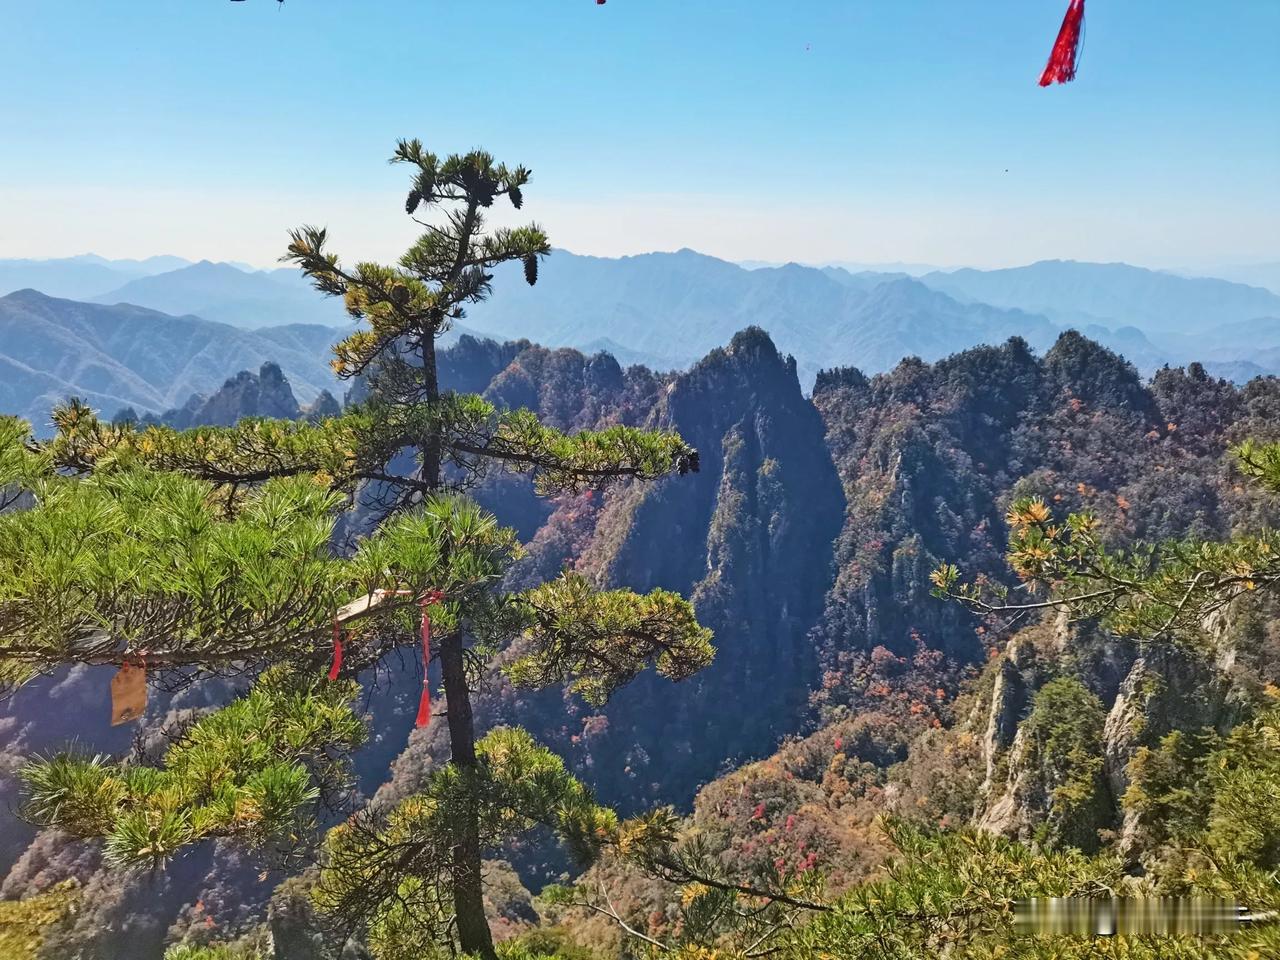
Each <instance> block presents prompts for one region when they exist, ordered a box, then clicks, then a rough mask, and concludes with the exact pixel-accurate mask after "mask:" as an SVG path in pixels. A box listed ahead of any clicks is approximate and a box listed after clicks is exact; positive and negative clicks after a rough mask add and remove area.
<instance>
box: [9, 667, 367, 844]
mask: <svg viewBox="0 0 1280 960" xmlns="http://www.w3.org/2000/svg"><path fill="white" fill-rule="evenodd" d="M357 693H358V690H357V688H356V686H355V685H354V684H353V683H350V682H341V683H328V682H327V681H324V680H315V681H310V682H299V681H298V680H297V679H296V678H295V677H294V676H293V675H291V674H290V673H288V672H287V671H286V670H284V669H283V668H273V669H272V670H269V671H268V672H266V673H264V674H263V675H262V676H261V677H260V678H259V679H258V681H257V683H255V684H254V686H253V688H252V690H250V692H249V693H248V694H247V695H246V696H244V697H241V698H239V699H237V700H235V701H233V702H232V703H231V704H230V705H229V706H226V707H224V708H222V709H221V710H217V711H215V712H214V713H211V714H209V715H207V716H205V717H203V718H201V719H200V720H197V721H196V722H195V723H193V724H192V725H191V726H190V727H188V728H187V729H186V730H184V731H181V733H180V734H179V735H178V736H177V739H176V740H175V741H174V743H173V744H172V745H171V746H170V747H169V749H168V750H167V751H166V752H165V755H164V762H163V765H162V766H160V767H152V766H144V765H127V764H121V763H110V762H108V761H107V760H106V759H105V758H103V757H100V756H95V757H84V756H76V755H74V754H61V755H58V756H54V757H50V758H47V759H37V760H32V761H30V762H29V763H28V764H27V765H26V766H25V767H24V768H23V769H22V771H21V776H22V779H23V782H24V783H25V785H26V788H27V791H28V800H27V803H26V806H25V814H26V816H27V817H28V818H29V819H31V820H32V821H33V822H35V823H38V824H40V825H42V826H50V827H58V828H60V829H62V830H64V831H66V832H68V833H71V834H73V835H76V836H82V837H103V838H105V841H106V844H105V851H106V856H107V859H108V860H109V861H110V862H112V863H115V864H119V865H126V864H134V863H150V864H155V863H162V862H164V861H165V860H167V859H169V858H171V857H173V856H174V855H176V854H177V853H178V852H179V851H180V850H181V849H182V848H184V847H187V846H189V845H191V844H195V843H199V842H200V841H202V840H206V839H209V838H212V837H230V836H234V837H237V838H239V839H241V840H242V841H245V842H247V843H249V844H252V845H256V846H261V845H266V844H276V845H283V846H288V845H291V844H297V843H298V842H299V841H300V840H301V839H302V837H303V835H304V834H305V833H306V832H307V831H308V830H309V829H310V828H311V824H310V822H309V820H308V818H307V816H306V808H307V807H309V806H310V805H311V804H313V803H314V802H315V801H316V800H317V799H319V797H320V785H321V784H327V785H329V786H338V785H340V784H341V782H342V781H343V780H344V779H345V778H344V774H345V768H344V764H343V761H342V759H341V758H342V757H343V756H345V755H346V754H347V753H349V752H350V751H351V750H352V749H354V748H355V747H356V746H358V745H359V744H360V743H361V742H362V741H363V740H364V737H365V729H364V724H363V722H362V721H361V719H360V718H359V717H358V716H357V715H356V714H355V713H354V712H353V710H352V706H351V705H352V701H353V700H354V698H355V697H356V695H357Z"/></svg>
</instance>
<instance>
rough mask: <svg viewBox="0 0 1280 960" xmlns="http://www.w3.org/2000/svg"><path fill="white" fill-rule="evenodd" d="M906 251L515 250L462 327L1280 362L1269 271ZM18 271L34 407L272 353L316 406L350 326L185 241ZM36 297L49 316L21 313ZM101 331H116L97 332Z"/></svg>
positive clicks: (633, 348) (4, 356)
mask: <svg viewBox="0 0 1280 960" xmlns="http://www.w3.org/2000/svg"><path fill="white" fill-rule="evenodd" d="M900 266H901V267H902V268H903V269H901V270H894V271H885V270H859V269H846V268H845V267H843V266H835V265H830V266H825V267H807V266H800V265H798V264H785V265H782V266H767V265H759V264H751V269H748V268H747V267H744V266H742V265H738V264H734V263H729V262H727V261H724V260H719V259H717V258H715V257H710V256H706V255H704V254H700V253H697V252H695V251H692V250H680V251H677V252H675V253H649V254H642V255H639V256H631V257H621V258H616V259H610V258H602V257H590V256H580V255H575V254H572V253H568V252H566V251H560V250H557V251H555V252H554V253H553V254H552V255H551V256H550V257H549V258H548V260H547V262H546V263H545V264H544V265H543V267H542V269H541V271H540V276H539V281H538V284H537V286H536V287H533V288H530V287H529V286H528V285H527V284H526V283H525V282H524V279H523V276H522V275H521V271H520V268H519V267H518V266H516V265H507V266H505V267H503V268H500V269H499V270H498V271H497V275H496V277H495V280H494V286H495V295H494V297H493V298H492V299H491V300H489V301H488V302H486V303H483V304H479V305H477V306H476V307H474V308H473V309H472V310H471V311H470V313H469V315H468V317H467V318H466V319H465V320H464V324H465V326H462V325H459V326H458V327H457V329H456V331H455V334H456V333H462V332H474V333H481V334H487V335H490V336H493V337H496V338H498V339H507V340H516V339H521V338H527V339H529V340H531V341H534V342H537V343H541V344H545V345H547V346H551V347H573V348H576V349H580V350H584V351H586V352H588V353H594V352H606V353H610V354H612V355H613V356H614V357H616V358H617V359H618V360H619V361H620V362H622V363H623V364H624V365H631V364H642V365H645V366H649V367H652V368H655V369H661V370H671V369H679V368H684V367H687V366H688V365H689V364H691V363H692V362H694V361H695V360H696V359H698V358H700V357H702V356H704V355H705V354H707V353H708V352H710V351H711V350H713V349H715V348H717V347H720V346H722V345H723V344H725V343H727V342H728V341H729V340H730V338H731V337H732V336H733V334H734V333H735V332H737V331H738V330H741V329H743V328H745V327H749V326H758V327H761V328H763V329H764V330H766V331H768V332H769V334H770V336H771V337H772V338H773V341H774V342H775V343H776V344H777V345H778V347H779V348H780V349H782V350H783V351H785V352H787V353H790V354H792V355H793V356H794V357H795V358H796V361H797V369H798V372H799V376H800V380H801V383H802V385H803V386H804V387H805V388H806V389H807V388H808V387H810V386H811V385H812V384H813V382H814V379H815V377H816V375H817V373H818V371H819V370H821V369H824V368H831V367H836V366H855V367H858V368H859V369H861V370H863V371H864V372H866V373H876V372H880V371H884V370H888V369H890V368H892V367H893V366H894V365H895V364H896V363H897V362H898V361H899V360H900V359H902V358H903V357H907V356H917V357H920V358H921V359H923V360H926V361H933V360H937V359H940V358H942V357H945V356H947V355H949V354H951V353H954V352H956V351H959V350H963V349H965V348H967V347H970V346H974V345H976V344H980V343H1002V342H1003V341H1005V340H1007V339H1008V338H1009V337H1011V336H1021V337H1022V338H1024V339H1025V340H1026V341H1027V342H1028V343H1029V344H1030V345H1031V346H1032V347H1033V348H1034V349H1036V350H1039V351H1043V350H1045V349H1047V348H1048V347H1049V345H1050V344H1052V343H1053V342H1054V341H1055V340H1056V338H1057V337H1058V335H1059V334H1060V333H1061V332H1062V331H1063V330H1065V329H1068V328H1076V329H1079V330H1080V331H1081V332H1082V333H1084V334H1086V335H1087V336H1089V337H1091V338H1092V339H1094V340H1096V341H1097V342H1099V343H1101V344H1103V345H1105V346H1107V347H1109V348H1111V349H1113V350H1116V351H1117V352H1119V353H1122V354H1123V355H1124V356H1125V357H1126V358H1128V359H1129V360H1130V361H1132V362H1133V363H1134V364H1135V365H1136V366H1137V367H1138V369H1139V370H1140V371H1142V372H1143V373H1145V374H1150V373H1152V372H1154V371H1155V370H1157V369H1159V368H1160V367H1161V366H1163V365H1166V364H1169V365H1182V364H1185V363H1187V362H1189V361H1191V360H1199V361H1201V362H1203V363H1205V366H1206V368H1207V369H1209V371H1210V372H1211V373H1214V374H1215V375H1218V376H1226V377H1229V378H1231V379H1233V380H1235V381H1237V382H1240V381H1243V380H1247V379H1249V378H1251V377H1253V376H1258V375H1260V374H1273V373H1280V295H1277V294H1276V293H1273V292H1271V291H1270V290H1267V289H1264V288H1262V287H1254V286H1249V285H1246V284H1241V283H1234V282H1230V281H1227V280H1222V279H1218V278H1204V277H1191V276H1182V275H1177V274H1174V273H1164V272H1158V271H1153V270H1145V269H1142V268H1140V267H1133V266H1129V265H1127V264H1118V263H1116V264H1099V263H1078V262H1073V261H1056V260H1055V261H1042V262H1040V263H1034V264H1030V265H1028V266H1025V267H1016V268H1011V269H1005V270H986V271H983V270H973V269H961V270H954V271H950V272H946V271H940V270H932V271H929V272H925V273H923V274H921V275H919V276H913V275H912V274H913V273H919V272H920V270H922V269H923V267H922V265H918V264H902V265H900ZM1264 267H1266V265H1265V264H1263V265H1260V267H1259V269H1262V268H1264ZM17 284H20V285H21V286H22V287H24V288H25V287H31V288H34V289H37V290H40V291H41V293H42V294H45V295H46V296H45V297H44V298H43V299H40V297H39V295H37V294H34V293H33V292H32V291H31V290H27V291H26V292H24V293H21V294H14V295H11V296H10V297H6V298H4V299H0V322H2V323H7V324H9V325H10V326H11V327H12V328H13V330H14V334H13V336H12V337H10V338H9V340H8V342H6V343H5V344H0V363H3V364H5V365H7V367H8V368H9V369H11V370H12V376H11V377H10V378H9V379H10V382H9V383H7V384H5V385H4V386H2V387H0V398H4V399H5V401H6V403H7V409H10V410H18V411H21V412H24V413H27V414H30V415H34V416H35V417H36V418H37V419H39V418H41V417H43V416H45V415H46V414H47V407H48V402H47V401H48V400H49V398H51V397H55V396H62V395H65V394H66V392H68V391H73V392H77V393H79V394H81V395H84V396H87V397H90V398H91V399H92V398H100V399H93V400H92V402H94V403H96V404H98V405H100V406H102V407H103V408H104V409H105V410H106V411H107V412H108V413H111V412H114V409H115V408H116V407H118V406H124V405H133V406H135V407H137V409H138V410H139V412H140V413H146V412H151V413H159V412H161V411H163V410H166V409H169V408H171V407H174V406H177V405H178V404H180V403H181V402H183V401H184V400H185V399H186V398H187V396H188V395H189V394H192V393H207V392H208V391H210V390H212V389H214V388H216V387H217V386H218V385H219V384H221V383H222V382H223V380H225V378H227V377H229V376H231V375H233V374H235V373H236V372H237V371H239V370H242V369H257V368H258V367H259V366H260V365H261V364H262V363H263V362H265V361H267V360H272V361H276V362H278V363H279V364H280V365H281V366H282V368H283V369H284V371H285V373H286V375H287V376H288V378H289V379H290V381H291V382H292V383H293V384H294V386H295V388H296V389H297V390H298V392H299V396H300V398H301V399H302V400H303V401H304V402H308V401H310V400H311V399H312V398H313V397H314V396H315V395H316V394H317V393H318V392H319V391H320V390H322V389H325V388H332V387H333V386H334V382H333V380H332V377H331V375H330V374H329V372H328V369H327V366H326V357H327V347H328V345H329V344H330V343H331V342H332V341H334V340H336V339H338V337H339V336H340V330H339V329H337V328H341V327H345V326H346V324H347V323H348V322H349V320H348V318H347V316H346V314H345V312H344V310H343V308H342V304H341V303H340V302H339V301H337V300H335V299H332V298H326V297H323V296H321V295H320V294H318V293H317V292H316V291H314V290H313V289H312V288H311V287H310V286H309V285H308V284H307V283H306V281H305V280H304V279H303V278H302V277H301V276H300V275H299V274H298V272H297V271H296V270H293V269H279V270H266V271H260V270H254V269H252V268H251V267H247V266H245V265H244V264H231V263H211V262H209V261H207V260H205V261H200V262H199V263H188V262H187V261H184V260H181V259H180V258H177V257H152V258H149V259H147V260H141V261H139V260H114V261H112V260H105V259H103V258H101V257H95V256H92V255H85V256H80V257H72V258H68V259H65V260H48V261H40V260H5V261H0V294H3V293H5V292H7V289H8V288H10V287H12V286H13V285H17ZM58 296H61V297H62V298H63V299H54V298H56V297H58ZM14 297H17V299H16V300H15V299H14ZM71 301H78V302H76V303H73V302H71ZM84 301H88V303H86V302H84ZM37 304H38V306H39V309H38V310H37V309H36V305H37ZM140 308H146V309H140ZM155 311H158V312H155ZM33 312H34V313H38V314H39V315H40V317H41V320H40V324H44V325H46V326H35V327H32V326H30V325H29V322H28V320H26V319H23V320H16V319H14V318H15V317H28V316H29V315H31V314H33ZM90 317H92V318H95V320H94V322H95V323H96V324H97V325H98V326H96V327H93V329H92V330H89V329H88V328H87V327H86V326H85V318H90ZM106 327H110V328H111V329H112V330H113V331H115V332H114V333H112V334H111V335H110V336H108V337H107V339H106V340H103V339H102V338H103V336H104V334H103V333H102V329H105V328H106ZM46 328H47V329H46ZM233 328H234V329H233ZM38 330H45V331H46V332H45V333H38V332H36V331H38ZM86 331H88V332H86ZM250 331H252V332H250ZM82 341H83V342H82ZM19 381H20V383H21V385H19ZM24 397H26V398H32V399H30V401H29V402H28V401H25V400H22V398H24ZM13 404H18V406H16V407H15V406H13ZM113 405H114V406H113Z"/></svg>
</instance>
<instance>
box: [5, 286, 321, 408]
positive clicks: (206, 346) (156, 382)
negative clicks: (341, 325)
mask: <svg viewBox="0 0 1280 960" xmlns="http://www.w3.org/2000/svg"><path fill="white" fill-rule="evenodd" d="M338 336H339V333H338V331H335V330H334V329H333V328H331V327H324V326H305V325H294V326H290V327H287V328H284V329H282V330H275V331H271V330H268V331H263V332H250V331H246V330H238V329H236V328H234V327H230V326H228V325H226V324H221V323H213V322H210V321H208V320H203V319H200V318H198V317H191V316H184V317H173V316H169V315H167V314H164V313H159V312H157V311H154V310H147V309H144V308H142V307H136V306H131V305H129V304H120V305H115V306H103V305H99V304H91V303H82V302H78V301H73V300H63V299H59V298H55V297H49V296H45V295H44V294H42V293H39V292H37V291H35V290H22V291H18V292H16V293H11V294H9V295H8V296H5V297H0V369H3V370H4V371H5V373H6V375H5V376H4V377H3V378H0V409H2V410H4V412H6V413H13V414H18V415H21V416H23V417H26V418H27V419H29V420H31V421H32V423H33V424H34V425H35V426H36V429H37V430H42V429H44V428H45V426H46V425H47V423H48V417H49V410H50V409H51V408H52V407H53V406H54V405H55V404H56V403H58V402H59V401H61V400H64V399H66V398H67V397H69V396H78V397H81V398H83V399H85V400H86V401H87V402H88V403H89V404H90V405H91V406H93V407H96V408H98V409H100V410H102V411H103V412H105V413H106V414H107V415H111V414H114V413H115V412H116V411H117V410H119V409H120V408H122V407H127V406H131V407H134V408H135V409H137V410H138V411H139V412H153V413H159V412H161V411H164V410H167V409H169V408H171V407H176V406H178V405H179V404H181V403H182V402H184V401H185V400H186V399H187V398H188V397H189V396H190V395H191V394H193V393H210V392H212V391H214V390H216V389H217V388H218V387H219V386H221V385H222V383H223V382H224V381H225V380H226V379H227V378H228V377H230V376H233V375H234V374H235V373H237V372H238V371H240V370H244V369H258V368H259V367H260V366H261V365H262V364H263V363H264V362H266V361H268V360H272V361H275V362H277V363H279V364H280V366H281V368H282V369H283V371H284V373H285V375H286V376H287V377H288V378H289V380H290V382H291V383H292V384H293V387H294V389H295V390H296V392H297V393H298V395H299V396H300V398H301V399H302V400H303V401H304V402H310V401H311V400H313V399H314V398H315V397H316V396H317V395H318V394H319V392H320V391H321V390H323V389H326V388H327V389H330V390H334V389H336V380H335V379H334V376H333V373H332V371H331V370H330V369H329V367H328V364H327V362H326V360H327V356H328V347H329V345H330V344H331V343H332V342H333V341H334V340H336V339H337V338H338Z"/></svg>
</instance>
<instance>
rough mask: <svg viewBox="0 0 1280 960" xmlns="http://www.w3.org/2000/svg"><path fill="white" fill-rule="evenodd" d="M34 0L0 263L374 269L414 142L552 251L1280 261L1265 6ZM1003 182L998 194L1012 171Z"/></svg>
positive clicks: (393, 245)
mask: <svg viewBox="0 0 1280 960" xmlns="http://www.w3.org/2000/svg"><path fill="white" fill-rule="evenodd" d="M1066 5H1067V0H968V2H959V0H843V2H835V0H830V2H819V0H733V2H728V0H609V2H608V3H607V4H606V5H605V6H597V5H596V4H595V3H594V2H592V0H491V2H481V0H466V2H463V0H287V2H286V3H285V4H284V6H283V7H282V8H277V5H276V3H274V2H273V0H246V2H243V3H231V2H227V0H43V2H40V3H17V2H14V3H12V4H11V5H8V9H7V10H6V12H5V15H4V23H5V30H4V32H3V33H0V64H2V66H0V71H3V79H4V83H3V86H2V87H0V90H2V91H3V92H0V131H3V135H2V137H0V223H2V224H3V229H0V256H9V257H14V256H62V255H69V254H74V253H80V252H84V251H88V250H92V251H95V252H97V253H100V254H103V255H107V256H145V255H148V254H152V253H177V254H180V255H184V256H188V257H209V258H211V259H232V260H243V261H248V262H251V263H257V264H264V265H265V264H268V263H270V262H271V261H272V260H273V259H274V257H275V256H276V255H277V254H278V252H279V251H280V250H281V248H282V247H283V245H284V239H285V234H286V231H287V229H288V228H289V227H290V226H293V225H296V224H298V223H301V222H304V221H305V222H320V223H327V224H328V225H329V226H330V227H331V229H332V231H333V233H334V235H335V248H336V249H339V250H342V251H347V252H349V254H350V255H351V256H359V257H369V258H389V257H392V256H394V255H396V253H397V252H398V251H399V250H400V249H401V248H402V247H403V246H404V245H405V243H406V242H407V241H408V239H409V238H410V237H411V236H412V229H411V228H412V224H411V223H408V221H407V220H406V218H405V217H404V216H403V214H402V213H401V212H400V209H399V204H400V201H401V199H402V196H403V193H404V189H403V182H404V172H403V171H402V170H396V169H394V168H391V167H389V166H388V165H386V164H385V163H384V162H383V161H384V160H385V158H386V157H387V156H388V155H389V154H390V151H391V148H392V145H393V143H394V141H395V139H396V138H397V137H399V136H419V137H421V138H422V139H423V140H424V141H426V142H427V144H428V145H429V146H431V147H432V148H433V149H437V150H440V151H449V150H458V149H466V148H469V147H472V146H477V145H479V146H484V147H486V148H487V149H489V150H491V151H493V152H494V153H495V154H497V155H498V156H499V158H501V159H504V160H507V161H509V162H522V163H525V164H526V165H528V166H530V167H531V168H532V169H533V170H534V174H535V177H534V182H533V184H532V185H531V188H530V189H529V190H528V191H527V195H528V197H529V203H528V204H527V211H526V212H527V213H529V214H530V215H532V216H534V217H536V218H537V219H538V220H539V221H540V222H541V223H542V224H543V226H545V227H546V228H547V229H548V231H549V232H550V233H551V236H552V240H553V243H555V244H556V245H557V246H562V247H565V248H567V249H571V250H574V251H576V252H582V253H594V254H601V255H619V254H625V253H636V252H642V251H646V250H652V249H676V248H679V247H683V246H689V247H694V248H695V249H699V250H703V251H705V252H708V253H712V254H716V255H719V256H724V257H726V258H729V259H760V260H776V261H784V260H792V259H794V260H800V261H840V260H846V261H859V262H877V263H880V262H891V261H923V262H931V263H941V264H947V265H956V264H972V265H977V266H996V265H1007V264H1014V263H1023V262H1028V261H1031V260H1035V259H1041V258H1045V257H1064V258H1066V257H1069V258H1076V259H1094V260H1128V261H1129V262H1134V263H1142V264H1147V265H1152V266H1177V265H1188V266H1189V265H1212V264H1217V263H1228V262H1247V261H1259V260H1276V259H1280V226H1278V225H1280V108H1278V106H1277V105H1278V104H1280V56H1277V54H1276V42H1277V38H1278V37H1280V0H1228V2H1214V3H1209V2H1205V0H1089V3H1088V13H1087V17H1086V38H1085V48H1084V55H1083V60H1082V64H1081V70H1080V76H1079V79H1078V80H1077V81H1076V82H1075V83H1073V84H1069V85H1067V86H1063V87H1055V88H1052V89H1048V90H1043V89H1041V88H1040V87H1038V86H1037V85H1036V82H1035V81H1036V78H1037V76H1038V75H1039V71H1040V69H1041V67H1042V66H1043V63H1044V60H1045V57H1046V56H1047V54H1048V51H1049V48H1050V46H1051V45H1052V41H1053V38H1054V36H1055V35H1056V32H1057V29H1058V25H1059V23H1060V22H1061V19H1062V15H1063V12H1064V10H1065V8H1066ZM1006 171H1007V172H1006Z"/></svg>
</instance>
